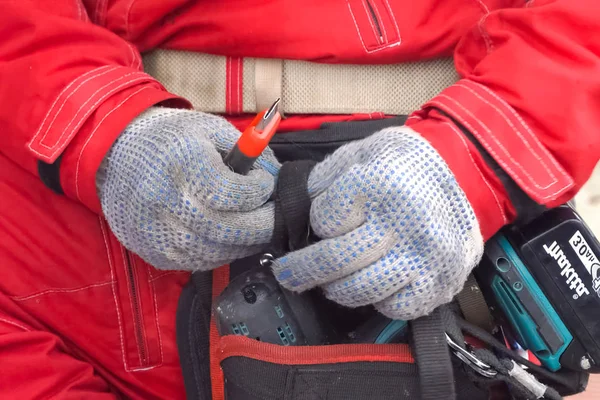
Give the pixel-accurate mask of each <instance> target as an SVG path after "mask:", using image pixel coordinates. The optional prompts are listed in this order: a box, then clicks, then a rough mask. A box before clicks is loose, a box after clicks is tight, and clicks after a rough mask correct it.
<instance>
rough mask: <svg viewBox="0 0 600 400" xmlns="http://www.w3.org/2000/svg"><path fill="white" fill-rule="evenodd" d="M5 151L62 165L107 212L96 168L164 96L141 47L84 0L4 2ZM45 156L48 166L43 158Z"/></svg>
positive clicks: (78, 189) (79, 192) (65, 176)
mask: <svg viewBox="0 0 600 400" xmlns="http://www.w3.org/2000/svg"><path fill="white" fill-rule="evenodd" d="M0 9H2V12H1V13H0V37H1V38H2V39H1V40H0V151H1V152H2V153H4V154H5V155H6V156H8V157H9V158H11V159H12V160H13V161H15V162H16V163H19V164H20V165H22V166H23V167H24V168H26V169H28V170H29V171H31V172H32V173H36V174H37V173H38V170H39V167H40V165H42V166H44V165H45V164H51V165H57V163H60V184H61V185H60V186H62V190H63V191H64V193H65V194H66V195H68V196H70V197H72V198H76V199H79V200H80V201H82V202H83V203H84V204H86V205H87V206H88V207H90V208H91V209H92V210H95V211H99V210H100V204H99V201H98V199H97V195H96V188H95V173H96V170H97V168H98V166H99V165H100V162H101V160H102V158H103V156H104V155H105V153H106V151H107V150H108V149H109V148H110V146H111V144H112V143H113V141H114V140H115V139H116V137H117V136H118V135H119V133H120V132H121V131H122V130H123V128H124V127H125V126H126V125H127V124H128V123H129V122H130V121H131V120H132V119H133V118H134V117H135V116H136V115H137V114H139V113H140V112H141V111H143V110H144V109H146V108H147V107H149V106H151V105H154V104H157V103H159V102H166V104H170V105H173V106H182V107H188V106H189V104H188V103H187V102H186V101H184V100H182V99H178V98H177V97H176V96H175V95H173V94H170V93H168V92H167V91H166V90H165V89H164V87H163V86H162V85H161V84H160V83H158V82H157V81H156V80H154V79H153V78H152V77H150V76H149V75H147V74H145V73H143V72H142V68H141V59H140V55H139V53H138V51H137V50H136V49H134V48H133V46H131V45H130V44H129V43H127V42H126V41H124V40H123V39H121V38H119V37H118V36H116V35H115V34H113V33H111V32H109V31H108V30H106V29H104V28H100V27H98V26H94V25H92V24H91V23H89V21H88V17H87V14H86V11H85V9H84V7H83V5H82V2H81V1H79V0H76V1H73V0H59V1H42V0H36V1H31V0H29V1H28V0H18V1H17V0H0ZM40 161H41V162H43V163H44V164H40Z"/></svg>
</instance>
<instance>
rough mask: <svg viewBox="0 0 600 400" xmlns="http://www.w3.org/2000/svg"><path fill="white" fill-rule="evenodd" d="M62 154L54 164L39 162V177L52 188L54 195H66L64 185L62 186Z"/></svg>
mask: <svg viewBox="0 0 600 400" xmlns="http://www.w3.org/2000/svg"><path fill="white" fill-rule="evenodd" d="M61 161H62V154H61V155H60V156H59V157H58V158H57V159H56V161H54V162H53V163H52V164H48V163H45V162H43V161H41V160H40V161H38V175H39V176H40V179H41V181H42V182H43V183H44V185H46V186H47V187H48V188H50V189H51V190H52V191H53V192H54V193H58V194H64V193H65V192H64V191H63V188H62V185H61V184H60V163H61Z"/></svg>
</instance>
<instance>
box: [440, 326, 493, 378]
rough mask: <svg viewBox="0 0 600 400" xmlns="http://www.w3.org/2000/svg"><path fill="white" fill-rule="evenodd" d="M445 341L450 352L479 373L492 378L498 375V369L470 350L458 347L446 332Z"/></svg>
mask: <svg viewBox="0 0 600 400" xmlns="http://www.w3.org/2000/svg"><path fill="white" fill-rule="evenodd" d="M446 342H447V343H448V346H450V349H452V353H453V354H454V355H455V356H456V357H458V359H459V360H461V361H462V362H464V363H465V364H467V365H468V366H469V367H471V369H473V370H474V371H475V372H477V373H478V374H479V375H482V376H485V377H486V378H493V377H495V376H496V375H498V371H496V370H495V369H494V368H492V367H491V366H489V365H488V364H486V363H484V362H483V361H481V360H480V359H478V358H477V357H475V355H474V354H473V353H471V352H470V351H468V350H465V349H463V348H462V347H460V346H459V345H458V344H456V342H454V341H453V340H452V338H451V337H450V336H449V335H448V334H447V333H446Z"/></svg>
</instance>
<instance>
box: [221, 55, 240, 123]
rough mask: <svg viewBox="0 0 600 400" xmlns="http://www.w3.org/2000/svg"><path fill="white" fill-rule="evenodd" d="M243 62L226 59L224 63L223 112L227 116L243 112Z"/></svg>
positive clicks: (238, 58) (234, 58) (237, 59)
mask: <svg viewBox="0 0 600 400" xmlns="http://www.w3.org/2000/svg"><path fill="white" fill-rule="evenodd" d="M243 62H244V60H243V58H241V57H227V61H226V63H225V79H226V82H225V111H226V112H227V114H229V115H236V114H241V113H242V112H243V111H244V96H243V95H242V88H243V87H244V75H243V72H244V64H243Z"/></svg>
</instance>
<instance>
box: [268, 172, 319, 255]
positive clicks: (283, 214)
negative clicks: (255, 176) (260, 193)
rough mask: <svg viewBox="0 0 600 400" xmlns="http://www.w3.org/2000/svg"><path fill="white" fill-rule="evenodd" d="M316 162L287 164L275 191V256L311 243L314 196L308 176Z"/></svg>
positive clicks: (280, 174)
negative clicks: (309, 185) (312, 201)
mask: <svg viewBox="0 0 600 400" xmlns="http://www.w3.org/2000/svg"><path fill="white" fill-rule="evenodd" d="M316 163H317V162H316V161H310V160H301V161H290V162H287V163H283V165H282V166H281V169H280V170H279V175H278V178H277V186H276V188H275V228H274V231H273V247H274V251H275V253H277V254H275V256H276V257H279V256H281V255H283V254H285V253H287V252H288V251H293V250H298V249H301V248H303V247H306V246H307V245H308V244H309V236H310V202H311V200H310V196H309V195H308V189H307V185H308V176H309V175H310V171H312V169H313V167H314V166H315V164H316Z"/></svg>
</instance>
